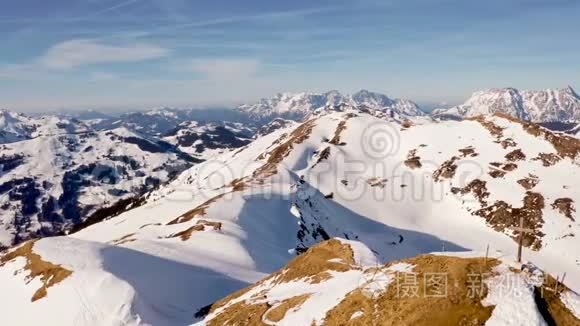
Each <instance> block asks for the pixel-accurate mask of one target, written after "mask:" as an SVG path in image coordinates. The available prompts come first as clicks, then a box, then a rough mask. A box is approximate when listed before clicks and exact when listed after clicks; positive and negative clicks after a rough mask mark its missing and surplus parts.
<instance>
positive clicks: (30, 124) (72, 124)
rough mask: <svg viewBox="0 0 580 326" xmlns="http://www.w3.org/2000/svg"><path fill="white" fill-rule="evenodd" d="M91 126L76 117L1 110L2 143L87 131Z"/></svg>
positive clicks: (0, 137) (0, 136) (0, 130)
mask: <svg viewBox="0 0 580 326" xmlns="http://www.w3.org/2000/svg"><path fill="white" fill-rule="evenodd" d="M88 130H89V127H88V126H87V125H86V124H85V123H83V122H82V121H80V120H77V119H74V118H65V117H58V116H54V115H45V116H40V117H30V116H28V115H25V114H22V113H17V112H12V111H8V110H0V144H5V143H12V142H16V141H20V140H25V139H32V138H36V137H41V136H44V137H46V136H54V135H59V134H68V133H82V132H87V131H88Z"/></svg>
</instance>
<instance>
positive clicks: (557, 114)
mask: <svg viewBox="0 0 580 326" xmlns="http://www.w3.org/2000/svg"><path fill="white" fill-rule="evenodd" d="M498 112H500V113H506V114H509V115H511V116H513V117H516V118H518V119H522V120H529V121H533V122H578V121H580V96H578V94H577V93H576V92H575V91H574V90H573V89H572V87H570V86H568V87H567V88H563V89H546V90H540V91H534V90H523V91H519V90H517V89H514V88H494V89H488V90H483V91H478V92H475V93H474V94H473V95H472V96H471V97H470V98H469V99H468V100H467V101H466V102H465V103H464V104H462V105H459V106H455V107H452V108H448V109H437V110H434V111H433V115H434V116H459V117H474V116H477V115H482V114H484V115H485V114H493V113H498Z"/></svg>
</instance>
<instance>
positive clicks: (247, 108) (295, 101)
mask: <svg viewBox="0 0 580 326" xmlns="http://www.w3.org/2000/svg"><path fill="white" fill-rule="evenodd" d="M343 104H347V105H349V106H365V107H367V108H368V109H369V110H371V111H378V112H391V111H392V112H393V114H397V115H404V116H422V115H424V113H423V112H422V111H421V109H419V106H418V105H417V104H415V103H413V102H411V101H409V100H406V99H391V98H389V97H387V96H386V95H383V94H379V93H374V92H369V91H367V90H361V91H359V92H357V93H355V94H352V95H342V94H340V93H339V92H338V91H329V92H326V93H297V94H292V93H281V94H277V95H276V96H275V97H273V98H269V99H262V100H260V101H259V102H258V103H256V104H246V105H242V106H240V107H238V110H240V111H242V112H244V113H246V114H248V115H249V116H250V117H251V118H252V119H253V120H254V121H258V122H269V121H271V120H273V119H275V118H283V119H289V120H302V119H303V118H304V117H306V116H308V115H309V114H311V113H312V112H315V111H316V110H318V109H325V110H335V109H337V108H340V106H341V105H343Z"/></svg>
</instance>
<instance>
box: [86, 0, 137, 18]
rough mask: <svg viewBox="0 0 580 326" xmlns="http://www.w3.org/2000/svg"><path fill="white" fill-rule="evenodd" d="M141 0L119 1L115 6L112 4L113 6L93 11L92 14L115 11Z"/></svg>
mask: <svg viewBox="0 0 580 326" xmlns="http://www.w3.org/2000/svg"><path fill="white" fill-rule="evenodd" d="M139 1H141V0H127V1H123V2H121V3H118V4H116V5H114V6H111V7H108V8H105V9H102V10H99V11H97V12H95V13H93V14H92V15H95V16H97V15H102V14H106V13H108V12H111V11H115V10H118V9H121V8H123V7H127V6H130V5H132V4H134V3H137V2H139Z"/></svg>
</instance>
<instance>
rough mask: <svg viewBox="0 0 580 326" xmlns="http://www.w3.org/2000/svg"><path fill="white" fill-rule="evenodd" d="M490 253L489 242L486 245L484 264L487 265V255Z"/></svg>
mask: <svg viewBox="0 0 580 326" xmlns="http://www.w3.org/2000/svg"><path fill="white" fill-rule="evenodd" d="M488 255H489V244H488V245H487V247H485V260H484V261H483V266H485V267H487V256H488Z"/></svg>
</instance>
